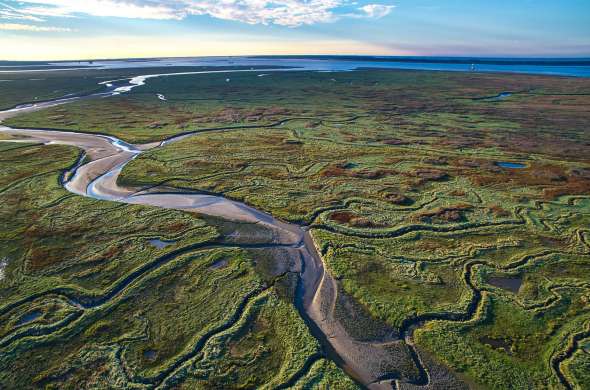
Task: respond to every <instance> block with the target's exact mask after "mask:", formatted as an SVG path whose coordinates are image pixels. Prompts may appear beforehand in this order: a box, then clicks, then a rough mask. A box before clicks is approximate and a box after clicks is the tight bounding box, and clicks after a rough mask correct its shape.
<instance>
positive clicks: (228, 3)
mask: <svg viewBox="0 0 590 390" xmlns="http://www.w3.org/2000/svg"><path fill="white" fill-rule="evenodd" d="M18 3H19V4H20V6H19V7H18V9H16V7H9V6H7V5H6V4H4V3H2V2H0V6H4V7H3V8H0V19H2V18H4V19H10V18H12V19H17V18H21V19H27V18H28V19H29V20H34V19H32V18H37V19H38V20H39V19H41V18H47V17H75V16H79V15H91V16H99V17H118V18H129V19H158V20H174V19H176V20H181V19H184V18H186V17H187V16H190V15H208V16H211V17H213V18H217V19H223V20H231V21H238V22H243V23H248V24H264V25H270V24H275V25H280V26H288V27H298V26H302V25H311V24H316V23H327V22H332V21H335V20H337V19H338V18H339V17H341V16H351V15H347V14H342V13H340V12H339V10H340V9H341V8H343V7H346V6H350V5H351V4H356V2H352V1H350V0H176V1H174V0H84V1H81V0H21V1H19V2H18ZM392 9H393V6H389V5H381V4H368V5H365V6H363V7H360V8H358V11H360V12H361V13H360V14H356V15H352V16H356V17H358V16H364V17H371V18H381V17H384V16H386V15H388V14H389V13H390V12H391V10H392ZM3 15H4V17H3Z"/></svg>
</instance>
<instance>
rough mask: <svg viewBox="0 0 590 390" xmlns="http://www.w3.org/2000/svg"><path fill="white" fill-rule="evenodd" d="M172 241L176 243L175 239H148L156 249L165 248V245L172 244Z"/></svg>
mask: <svg viewBox="0 0 590 390" xmlns="http://www.w3.org/2000/svg"><path fill="white" fill-rule="evenodd" d="M174 243H176V241H162V240H158V239H154V240H150V244H152V245H153V246H155V247H156V248H158V249H163V248H166V247H167V246H169V245H172V244H174Z"/></svg>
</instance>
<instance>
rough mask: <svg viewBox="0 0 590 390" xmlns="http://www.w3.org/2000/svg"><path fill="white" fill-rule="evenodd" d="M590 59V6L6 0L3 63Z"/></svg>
mask: <svg viewBox="0 0 590 390" xmlns="http://www.w3.org/2000/svg"><path fill="white" fill-rule="evenodd" d="M257 54H277V55H282V54H347V55H351V54H352V55H423V56H496V57H498V56H506V57H512V56H516V57H527V56H528V57H590V0H493V1H491V0H471V1H466V0H0V60H66V59H98V58H131V57H142V58H145V57H173V56H176V57H183V56H205V55H257Z"/></svg>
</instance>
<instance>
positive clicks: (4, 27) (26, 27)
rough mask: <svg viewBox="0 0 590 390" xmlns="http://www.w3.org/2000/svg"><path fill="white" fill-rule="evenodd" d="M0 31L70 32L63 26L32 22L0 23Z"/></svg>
mask: <svg viewBox="0 0 590 390" xmlns="http://www.w3.org/2000/svg"><path fill="white" fill-rule="evenodd" d="M0 31H30V32H70V31H72V29H69V28H65V27H52V26H35V25H32V24H20V23H0Z"/></svg>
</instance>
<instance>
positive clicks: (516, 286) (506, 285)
mask: <svg viewBox="0 0 590 390" xmlns="http://www.w3.org/2000/svg"><path fill="white" fill-rule="evenodd" d="M488 283H489V284H491V285H492V286H494V287H499V288H501V289H503V290H507V291H510V292H512V293H514V294H518V290H520V286H521V285H522V277H520V276H510V277H506V276H494V277H491V278H489V279H488Z"/></svg>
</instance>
